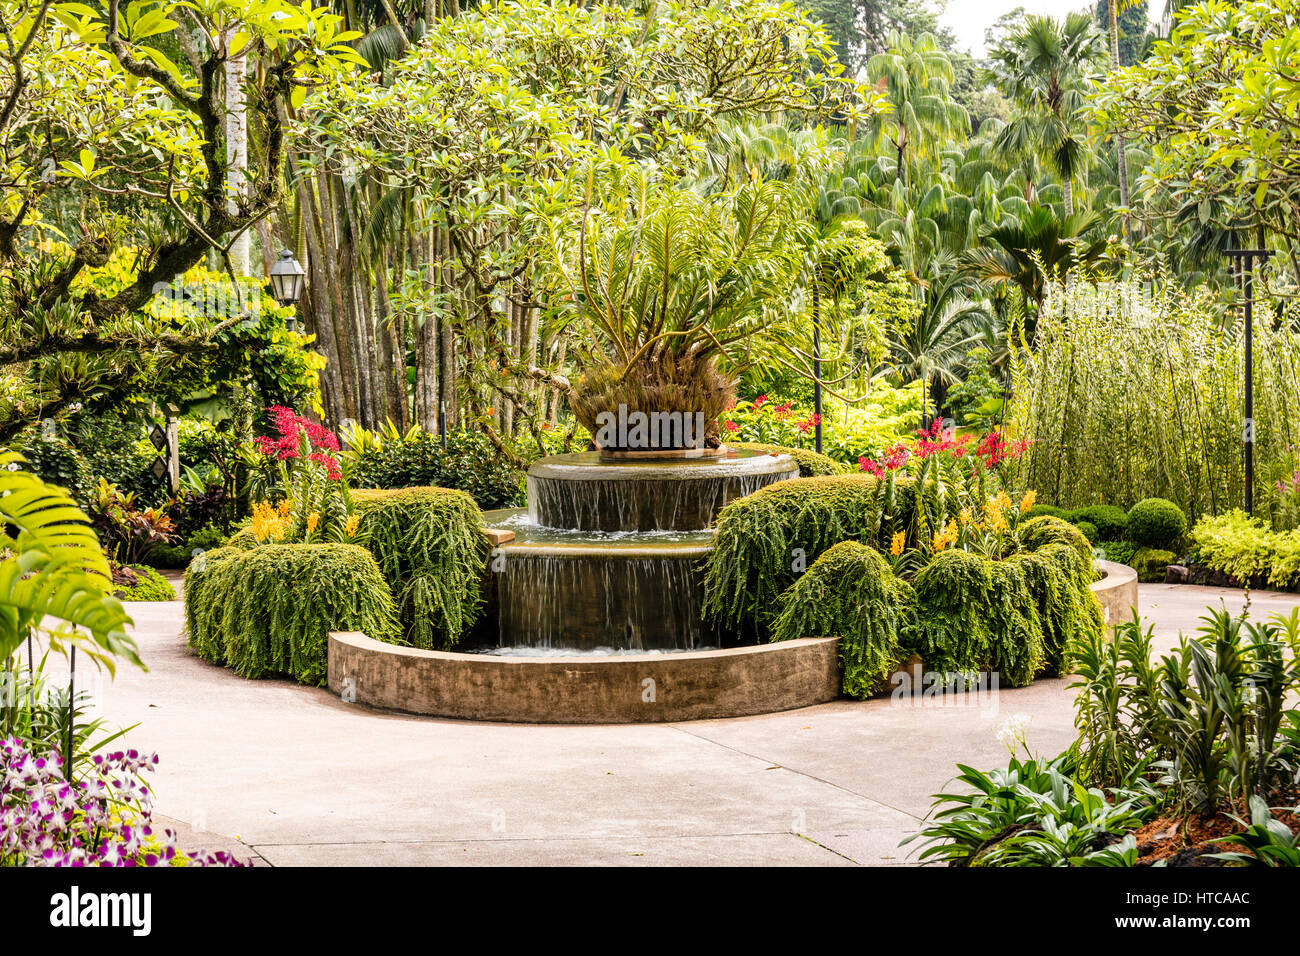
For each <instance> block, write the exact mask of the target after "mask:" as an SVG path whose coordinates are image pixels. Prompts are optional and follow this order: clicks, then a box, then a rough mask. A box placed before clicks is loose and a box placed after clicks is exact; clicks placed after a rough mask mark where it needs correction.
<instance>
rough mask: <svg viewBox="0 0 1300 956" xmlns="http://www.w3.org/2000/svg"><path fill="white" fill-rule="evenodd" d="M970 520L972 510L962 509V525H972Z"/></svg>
mask: <svg viewBox="0 0 1300 956" xmlns="http://www.w3.org/2000/svg"><path fill="white" fill-rule="evenodd" d="M970 518H971V514H970V508H962V509H961V523H962V524H963V525H968V524H970Z"/></svg>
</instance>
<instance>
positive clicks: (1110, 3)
mask: <svg viewBox="0 0 1300 956" xmlns="http://www.w3.org/2000/svg"><path fill="white" fill-rule="evenodd" d="M1139 5H1142V6H1145V5H1146V0H1106V17H1107V19H1108V21H1109V23H1108V25H1109V27H1110V68H1111V71H1112V72H1114V71H1115V70H1118V69H1119V68H1120V66H1121V64H1120V62H1119V15H1120V14H1121V13H1122V12H1123V11H1125V10H1128V9H1129V8H1130V7H1136V6H1139ZM1167 6H1168V7H1172V8H1174V9H1177V8H1178V7H1181V6H1183V4H1182V3H1180V2H1179V0H1170V2H1169V3H1168V4H1167ZM1126 149H1127V147H1126V145H1125V143H1124V134H1123V133H1120V134H1118V135H1117V136H1116V137H1115V165H1116V169H1117V170H1118V172H1119V204H1120V206H1121V207H1123V209H1124V231H1125V232H1128V202H1129V191H1128V156H1127V155H1126V153H1125V150H1126Z"/></svg>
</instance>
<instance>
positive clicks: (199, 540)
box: [149, 525, 252, 570]
mask: <svg viewBox="0 0 1300 956" xmlns="http://www.w3.org/2000/svg"><path fill="white" fill-rule="evenodd" d="M248 535H249V537H252V532H251V531H249V533H248ZM229 540H230V536H229V535H227V534H226V533H225V532H224V531H222V530H221V529H220V528H219V527H217V526H216V525H207V526H205V527H203V528H200V529H199V530H198V531H196V532H194V534H192V535H190V536H189V537H188V538H186V539H185V540H184V541H182V542H181V543H180V544H160V545H158V546H157V547H155V548H154V549H153V550H152V551H151V552H149V564H150V565H151V566H153V567H155V568H167V569H169V570H171V569H175V570H182V569H184V568H187V567H189V563H190V560H191V558H193V556H194V549H195V548H201V549H202V550H204V551H212V550H214V549H216V548H224V547H225V546H226V544H227V543H228V542H229Z"/></svg>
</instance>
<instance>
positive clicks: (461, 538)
mask: <svg viewBox="0 0 1300 956" xmlns="http://www.w3.org/2000/svg"><path fill="white" fill-rule="evenodd" d="M353 500H354V502H355V504H356V509H357V514H358V515H360V516H361V524H360V529H359V533H360V535H361V539H362V541H363V543H364V544H365V546H366V547H367V548H368V549H369V551H370V553H371V554H373V555H374V556H375V560H376V561H377V562H378V563H379V568H380V570H381V571H382V572H383V574H384V577H385V579H386V580H387V581H388V584H389V587H390V588H391V589H392V592H393V595H394V597H395V599H396V602H397V608H398V613H399V614H400V616H401V621H402V631H403V635H404V638H405V640H406V641H407V642H408V643H410V644H412V645H413V646H415V647H423V648H435V647H452V646H454V645H455V644H456V643H457V642H458V641H459V640H460V638H461V636H462V635H463V634H464V633H465V632H466V631H467V630H468V629H469V627H470V625H472V624H473V623H474V619H475V618H476V617H477V615H478V611H479V607H480V605H481V604H482V593H481V592H482V582H483V571H484V568H485V566H486V564H487V557H488V550H489V547H488V542H487V538H486V536H485V535H484V534H483V516H482V514H481V513H480V511H479V509H478V506H477V505H476V504H475V503H474V499H473V498H471V497H470V496H469V495H468V494H467V493H465V492H463V491H452V490H449V489H446V488H402V489H398V490H393V491H366V490H361V491H356V492H354V493H353Z"/></svg>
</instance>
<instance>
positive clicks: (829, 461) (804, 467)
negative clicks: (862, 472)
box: [727, 441, 845, 478]
mask: <svg viewBox="0 0 1300 956" xmlns="http://www.w3.org/2000/svg"><path fill="white" fill-rule="evenodd" d="M727 447H728V448H743V449H746V450H748V451H761V452H766V453H767V454H769V455H789V456H790V457H791V458H793V459H794V460H795V461H796V462H798V464H799V477H800V478H817V477H820V476H822V475H839V474H843V473H844V470H845V469H844V466H842V465H840V464H839V462H837V461H835V459H833V458H831V457H830V456H829V455H819V454H817V452H815V451H810V450H808V449H807V448H789V447H787V446H785V445H765V444H763V443H762V442H753V441H729V442H727Z"/></svg>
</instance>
